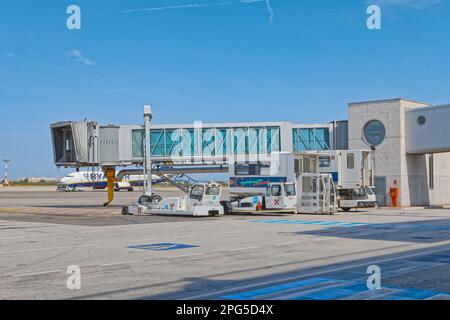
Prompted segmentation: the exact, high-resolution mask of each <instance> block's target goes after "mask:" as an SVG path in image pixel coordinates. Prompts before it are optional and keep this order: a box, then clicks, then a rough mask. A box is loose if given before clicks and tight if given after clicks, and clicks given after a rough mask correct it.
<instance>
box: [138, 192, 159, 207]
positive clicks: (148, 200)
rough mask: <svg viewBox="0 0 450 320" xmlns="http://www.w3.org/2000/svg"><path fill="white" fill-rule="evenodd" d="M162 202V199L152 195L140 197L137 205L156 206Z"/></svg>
mask: <svg viewBox="0 0 450 320" xmlns="http://www.w3.org/2000/svg"><path fill="white" fill-rule="evenodd" d="M161 201H162V197H161V196H158V195H156V194H155V195H152V196H146V195H144V196H141V197H140V198H139V200H138V202H139V204H140V205H142V206H149V205H151V204H158V203H160V202H161Z"/></svg>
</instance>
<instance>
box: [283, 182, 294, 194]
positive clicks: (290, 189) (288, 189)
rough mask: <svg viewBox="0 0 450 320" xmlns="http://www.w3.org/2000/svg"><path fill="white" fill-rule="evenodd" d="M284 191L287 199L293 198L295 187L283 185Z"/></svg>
mask: <svg viewBox="0 0 450 320" xmlns="http://www.w3.org/2000/svg"><path fill="white" fill-rule="evenodd" d="M284 191H285V194H286V196H288V197H292V196H295V185H293V184H287V185H285V187H284Z"/></svg>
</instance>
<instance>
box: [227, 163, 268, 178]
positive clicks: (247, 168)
mask: <svg viewBox="0 0 450 320" xmlns="http://www.w3.org/2000/svg"><path fill="white" fill-rule="evenodd" d="M235 174H236V175H237V176H260V175H269V174H270V164H266V163H255V164H237V165H235Z"/></svg>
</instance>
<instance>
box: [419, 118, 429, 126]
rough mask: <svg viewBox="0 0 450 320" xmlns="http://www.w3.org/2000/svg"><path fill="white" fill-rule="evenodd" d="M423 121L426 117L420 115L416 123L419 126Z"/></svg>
mask: <svg viewBox="0 0 450 320" xmlns="http://www.w3.org/2000/svg"><path fill="white" fill-rule="evenodd" d="M425 122H427V118H425V117H424V116H420V117H418V118H417V123H418V124H420V125H421V126H423V125H424V124H425Z"/></svg>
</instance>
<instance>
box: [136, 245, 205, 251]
mask: <svg viewBox="0 0 450 320" xmlns="http://www.w3.org/2000/svg"><path fill="white" fill-rule="evenodd" d="M197 247H198V246H194V245H190V244H179V243H154V244H142V245H137V246H128V248H130V249H142V250H152V251H171V250H179V249H188V248H197Z"/></svg>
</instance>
